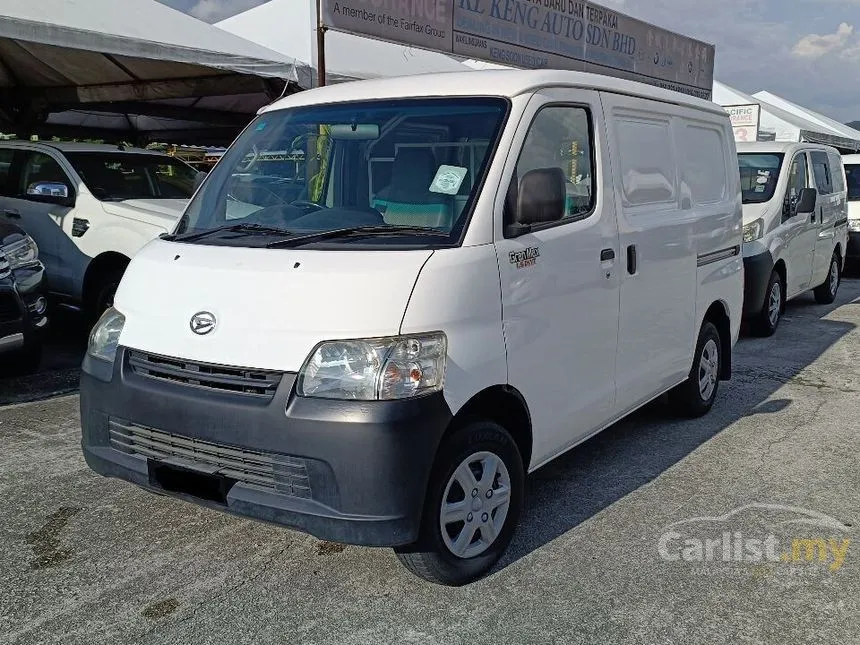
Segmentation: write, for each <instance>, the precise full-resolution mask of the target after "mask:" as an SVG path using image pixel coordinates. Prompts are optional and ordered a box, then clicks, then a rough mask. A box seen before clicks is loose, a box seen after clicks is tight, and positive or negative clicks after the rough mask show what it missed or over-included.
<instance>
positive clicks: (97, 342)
mask: <svg viewBox="0 0 860 645" xmlns="http://www.w3.org/2000/svg"><path fill="white" fill-rule="evenodd" d="M123 325H125V316H123V315H122V314H121V313H119V312H118V311H117V310H116V309H114V308H113V307H111V308H110V309H108V310H107V311H105V312H104V313H103V314H102V317H101V318H99V321H98V322H97V323H96V326H95V327H93V330H92V332H90V342H89V346H88V347H87V353H88V354H89V355H90V356H92V357H93V358H98V359H99V360H102V361H107V362H108V363H113V360H114V358H116V348H117V345H119V335H120V334H121V333H122V327H123Z"/></svg>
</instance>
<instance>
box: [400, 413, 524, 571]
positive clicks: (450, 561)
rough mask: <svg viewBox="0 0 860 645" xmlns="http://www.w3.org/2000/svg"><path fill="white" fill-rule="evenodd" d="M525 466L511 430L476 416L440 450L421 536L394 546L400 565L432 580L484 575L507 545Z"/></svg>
mask: <svg viewBox="0 0 860 645" xmlns="http://www.w3.org/2000/svg"><path fill="white" fill-rule="evenodd" d="M524 482H525V471H524V468H523V462H522V457H521V456H520V452H519V450H518V449H517V445H516V443H515V442H514V440H513V439H512V438H511V435H510V434H509V433H508V431H507V430H505V429H504V428H503V427H502V426H500V425H498V424H496V423H493V422H492V421H485V420H474V421H472V422H470V423H468V424H466V425H465V426H463V427H462V428H461V429H459V430H457V431H456V432H455V433H454V434H453V435H451V436H450V437H449V438H447V439H446V440H445V441H444V442H443V443H442V446H441V447H440V448H439V453H438V455H437V457H436V463H435V465H434V468H433V473H432V474H431V476H430V485H429V487H428V490H427V496H426V500H425V507H424V512H423V517H422V526H421V536H420V538H419V541H418V542H417V543H415V544H413V545H410V546H406V547H397V548H395V550H394V551H395V553H396V554H397V558H398V559H399V560H400V562H401V563H402V564H403V565H404V566H405V567H406V568H407V569H408V570H409V571H410V572H411V573H413V574H415V575H416V576H418V577H419V578H423V579H424V580H427V581H429V582H433V583H436V584H441V585H447V586H461V585H464V584H467V583H470V582H473V581H475V580H478V579H479V578H482V577H483V576H484V575H486V574H487V573H488V572H489V571H490V569H492V567H493V565H495V564H496V562H498V560H499V558H500V557H501V556H502V554H503V553H504V552H505V549H507V547H508V544H509V543H510V541H511V538H512V537H513V535H514V530H515V529H516V525H517V521H518V520H519V516H520V512H521V509H522V501H523V490H524Z"/></svg>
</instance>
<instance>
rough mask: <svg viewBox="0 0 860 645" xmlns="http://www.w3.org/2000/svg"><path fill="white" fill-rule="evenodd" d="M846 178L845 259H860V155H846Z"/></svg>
mask: <svg viewBox="0 0 860 645" xmlns="http://www.w3.org/2000/svg"><path fill="white" fill-rule="evenodd" d="M842 164H843V165H844V166H845V179H846V183H847V184H848V250H847V251H846V252H845V259H846V260H850V261H852V262H854V263H857V262H859V261H860V155H844V156H843V157H842Z"/></svg>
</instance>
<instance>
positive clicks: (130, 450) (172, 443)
mask: <svg viewBox="0 0 860 645" xmlns="http://www.w3.org/2000/svg"><path fill="white" fill-rule="evenodd" d="M110 442H111V446H113V447H114V448H115V449H116V450H119V451H121V452H124V453H126V454H130V455H140V456H143V457H148V458H150V459H167V458H173V459H177V460H179V461H180V462H185V464H187V465H188V467H190V468H194V467H195V466H197V467H200V468H202V469H205V471H206V472H211V471H212V469H213V468H214V469H215V472H214V473H212V474H217V475H223V476H224V477H229V478H230V479H235V480H236V481H239V482H242V483H245V484H255V485H257V486H262V487H264V488H269V489H273V490H274V491H276V492H278V493H281V494H284V495H289V496H291V497H301V498H304V499H310V498H311V482H310V479H309V478H308V471H307V466H306V465H305V460H304V459H300V458H298V457H289V456H287V455H280V454H277V453H270V452H261V451H259V450H248V449H246V448H238V447H235V446H227V445H224V444H218V443H212V442H209V441H203V440H201V439H195V438H193V437H185V436H182V435H177V434H171V433H169V432H163V431H161V430H155V429H153V428H145V427H143V426H139V425H135V424H123V423H119V422H118V421H115V420H111V422H110Z"/></svg>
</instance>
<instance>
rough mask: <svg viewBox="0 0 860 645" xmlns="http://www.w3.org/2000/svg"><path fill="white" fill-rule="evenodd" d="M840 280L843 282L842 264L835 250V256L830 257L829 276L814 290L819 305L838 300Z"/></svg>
mask: <svg viewBox="0 0 860 645" xmlns="http://www.w3.org/2000/svg"><path fill="white" fill-rule="evenodd" d="M840 282H842V266H841V265H840V262H839V254H838V253H837V252H836V251H834V252H833V257H831V258H830V268H829V269H828V270H827V278H826V279H825V280H824V282H823V283H822V284H820V285H819V286H817V287H816V288H815V291H813V293H814V294H815V301H816V302H817V303H818V304H819V305H829V304H831V303H832V302H833V301H834V300H836V294H837V293H838V291H839V283H840Z"/></svg>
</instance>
